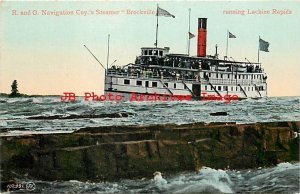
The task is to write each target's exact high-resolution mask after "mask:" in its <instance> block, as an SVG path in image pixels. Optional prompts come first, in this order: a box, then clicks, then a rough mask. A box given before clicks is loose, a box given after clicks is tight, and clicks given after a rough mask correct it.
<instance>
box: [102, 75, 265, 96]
mask: <svg viewBox="0 0 300 194" xmlns="http://www.w3.org/2000/svg"><path fill="white" fill-rule="evenodd" d="M199 73H200V78H199V79H198V80H179V79H178V80H170V79H167V78H163V77H161V78H154V77H137V76H127V75H117V74H107V75H106V78H105V94H108V93H110V94H113V95H120V96H122V100H123V101H130V100H131V101H132V100H135V99H136V97H139V96H140V95H142V96H145V95H156V96H162V97H164V98H162V97H161V98H160V99H163V100H166V99H167V100H178V99H177V98H171V96H184V97H186V96H189V97H192V99H193V100H201V99H202V100H203V99H205V98H203V97H208V96H210V97H212V96H215V97H219V96H222V97H224V96H226V95H227V96H228V95H230V96H234V95H235V96H237V97H238V98H239V99H245V98H263V97H266V96H267V83H266V82H265V81H264V80H263V74H262V73H251V74H250V73H248V74H247V73H244V74H240V73H238V74H235V73H231V72H227V73H225V72H218V73H217V72H209V74H210V78H209V80H207V79H203V78H201V77H203V74H204V73H208V72H204V71H202V72H199ZM217 74H218V76H217ZM216 77H222V78H216ZM225 77H226V78H225ZM235 77H236V78H237V79H235ZM239 78H240V79H239ZM246 78H247V79H246ZM165 96H167V97H165ZM142 99H144V100H145V101H146V100H147V99H146V98H142ZM149 99H151V100H153V97H152V98H149ZM210 99H212V98H210Z"/></svg>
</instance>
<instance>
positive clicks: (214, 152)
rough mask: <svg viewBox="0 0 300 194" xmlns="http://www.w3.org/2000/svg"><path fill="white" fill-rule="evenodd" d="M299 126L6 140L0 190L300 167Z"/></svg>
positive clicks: (132, 129) (105, 130) (121, 129)
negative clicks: (28, 181)
mask: <svg viewBox="0 0 300 194" xmlns="http://www.w3.org/2000/svg"><path fill="white" fill-rule="evenodd" d="M299 131H300V121H295V122H268V123H255V124H235V123H211V124H205V123H194V124H185V125H173V124H164V125H150V126H113V127H93V128H91V127H89V128H83V129H80V130H78V131H76V132H73V133H66V134H36V135H24V136H10V137H8V136H1V137H0V139H1V142H0V143H1V182H2V183H3V182H7V181H9V180H13V179H14V178H16V177H15V175H14V173H15V174H18V175H26V176H28V177H30V178H33V179H39V180H49V181H53V180H80V181H87V180H89V181H99V180H105V181H106V180H107V181H115V180H119V179H123V178H130V179H135V178H142V177H152V176H153V172H155V171H160V172H162V173H165V174H174V173H178V172H182V171H193V170H197V169H199V168H201V167H202V166H208V167H211V168H216V169H224V168H231V169H246V168H256V167H260V166H270V165H275V164H277V163H280V162H290V161H299V136H298V134H299Z"/></svg>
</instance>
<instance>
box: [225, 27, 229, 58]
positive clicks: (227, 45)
mask: <svg viewBox="0 0 300 194" xmlns="http://www.w3.org/2000/svg"><path fill="white" fill-rule="evenodd" d="M228 36H229V31H228V30H227V43H226V60H227V59H228Z"/></svg>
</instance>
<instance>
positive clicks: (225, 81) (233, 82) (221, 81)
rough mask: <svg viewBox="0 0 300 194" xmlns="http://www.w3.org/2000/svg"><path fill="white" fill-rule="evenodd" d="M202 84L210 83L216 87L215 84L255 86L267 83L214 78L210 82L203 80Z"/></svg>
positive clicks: (263, 81)
mask: <svg viewBox="0 0 300 194" xmlns="http://www.w3.org/2000/svg"><path fill="white" fill-rule="evenodd" d="M201 82H203V83H205V82H210V83H211V84H213V85H215V84H225V85H226V84H228V85H237V84H240V85H254V84H257V85H259V84H262V83H266V82H265V80H247V79H242V80H239V79H214V78H210V79H209V80H206V79H201Z"/></svg>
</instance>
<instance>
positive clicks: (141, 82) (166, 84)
mask: <svg viewBox="0 0 300 194" xmlns="http://www.w3.org/2000/svg"><path fill="white" fill-rule="evenodd" d="M124 84H125V85H130V80H128V79H125V80H124ZM136 85H137V86H142V85H143V81H141V80H137V81H136ZM164 85H165V86H166V87H167V88H169V83H164ZM145 86H146V87H149V81H145ZM151 87H153V88H156V87H157V82H152V86H151ZM173 88H176V83H174V87H173ZM215 88H216V90H218V91H242V89H241V88H240V87H238V86H236V87H234V86H230V87H228V86H223V87H222V86H215ZM185 89H186V88H185ZM207 89H208V86H205V90H206V91H207ZM229 89H230V90H229ZM243 89H244V91H255V87H253V86H245V87H243ZM257 89H258V90H259V91H262V90H263V86H258V87H257ZM210 90H211V91H214V88H213V86H210Z"/></svg>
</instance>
